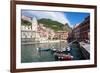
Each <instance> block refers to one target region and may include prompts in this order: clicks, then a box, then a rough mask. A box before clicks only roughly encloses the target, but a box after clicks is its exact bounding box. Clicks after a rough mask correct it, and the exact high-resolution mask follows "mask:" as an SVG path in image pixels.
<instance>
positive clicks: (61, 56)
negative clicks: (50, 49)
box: [54, 53, 73, 61]
mask: <svg viewBox="0 0 100 73" xmlns="http://www.w3.org/2000/svg"><path fill="white" fill-rule="evenodd" d="M54 56H55V57H56V58H57V59H58V60H62V61H63V60H66V61H67V60H72V59H73V56H72V55H71V54H70V53H68V54H63V53H54Z"/></svg>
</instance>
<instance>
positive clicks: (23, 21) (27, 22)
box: [21, 19, 32, 26]
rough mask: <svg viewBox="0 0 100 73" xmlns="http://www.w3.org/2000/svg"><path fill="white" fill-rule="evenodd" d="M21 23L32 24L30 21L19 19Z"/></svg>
mask: <svg viewBox="0 0 100 73" xmlns="http://www.w3.org/2000/svg"><path fill="white" fill-rule="evenodd" d="M21 25H25V26H30V25H32V23H31V22H29V21H27V20H23V19H21Z"/></svg>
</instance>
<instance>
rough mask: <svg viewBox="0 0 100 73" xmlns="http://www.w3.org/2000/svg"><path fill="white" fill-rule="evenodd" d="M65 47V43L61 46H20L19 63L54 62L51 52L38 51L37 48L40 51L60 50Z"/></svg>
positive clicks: (46, 44)
mask: <svg viewBox="0 0 100 73" xmlns="http://www.w3.org/2000/svg"><path fill="white" fill-rule="evenodd" d="M61 46H63V47H66V42H63V44H61V43H60V42H59V43H42V44H32V45H29V44H28V45H21V62H22V63H25V62H48V61H55V57H54V55H53V54H52V52H51V50H49V51H39V50H38V49H37V48H39V47H41V49H51V48H52V47H53V48H55V49H61V48H60V47H61Z"/></svg>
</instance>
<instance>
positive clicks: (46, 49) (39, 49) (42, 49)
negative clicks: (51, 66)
mask: <svg viewBox="0 0 100 73" xmlns="http://www.w3.org/2000/svg"><path fill="white" fill-rule="evenodd" d="M37 50H38V51H49V50H50V48H37Z"/></svg>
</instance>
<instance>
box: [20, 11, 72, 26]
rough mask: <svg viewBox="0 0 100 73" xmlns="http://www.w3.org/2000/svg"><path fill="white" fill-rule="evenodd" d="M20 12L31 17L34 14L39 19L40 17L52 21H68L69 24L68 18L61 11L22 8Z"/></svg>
mask: <svg viewBox="0 0 100 73" xmlns="http://www.w3.org/2000/svg"><path fill="white" fill-rule="evenodd" d="M22 14H23V15H28V16H31V17H34V16H36V17H37V18H38V19H41V18H47V19H52V20H54V21H58V22H60V23H63V24H65V23H68V24H69V25H70V22H69V20H68V19H67V18H66V17H65V15H64V13H63V12H49V11H27V10H23V11H22Z"/></svg>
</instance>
